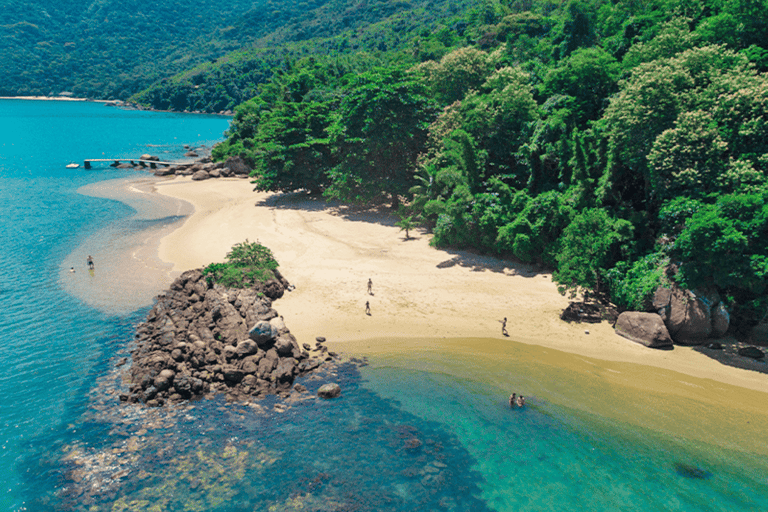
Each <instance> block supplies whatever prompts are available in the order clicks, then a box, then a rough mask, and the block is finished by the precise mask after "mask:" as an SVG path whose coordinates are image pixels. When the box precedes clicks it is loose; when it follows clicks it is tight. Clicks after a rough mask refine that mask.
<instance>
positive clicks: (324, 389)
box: [317, 383, 341, 398]
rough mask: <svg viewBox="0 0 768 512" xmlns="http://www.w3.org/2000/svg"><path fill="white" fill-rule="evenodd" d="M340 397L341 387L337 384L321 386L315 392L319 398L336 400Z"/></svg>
mask: <svg viewBox="0 0 768 512" xmlns="http://www.w3.org/2000/svg"><path fill="white" fill-rule="evenodd" d="M339 395H341V387H339V385H338V384H334V383H331V384H323V385H322V386H320V389H318V390H317V396H319V397H320V398H336V397H337V396H339Z"/></svg>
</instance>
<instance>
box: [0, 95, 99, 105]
mask: <svg viewBox="0 0 768 512" xmlns="http://www.w3.org/2000/svg"><path fill="white" fill-rule="evenodd" d="M0 100H24V101H30V100H34V101H89V102H91V103H112V102H113V101H114V100H94V99H91V98H72V97H67V96H0Z"/></svg>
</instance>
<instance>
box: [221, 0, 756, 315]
mask: <svg viewBox="0 0 768 512" xmlns="http://www.w3.org/2000/svg"><path fill="white" fill-rule="evenodd" d="M380 33H381V34H388V37H392V36H393V35H394V34H396V32H389V33H387V32H385V31H381V32H380ZM327 42H328V41H327V40H324V41H322V42H321V44H327ZM381 42H382V43H383V45H384V46H386V47H387V48H385V49H382V50H381V51H378V52H376V51H374V49H373V48H370V47H368V46H364V45H361V48H360V49H359V50H358V51H356V52H347V53H344V52H337V51H328V52H306V53H305V54H302V53H300V52H299V53H295V54H293V55H291V56H290V59H288V61H285V62H283V63H282V64H281V65H280V66H279V68H277V69H275V70H274V71H273V74H272V75H271V76H270V77H268V79H267V80H266V81H265V82H264V83H262V84H260V85H259V86H258V94H257V95H255V96H254V98H252V99H250V100H248V101H247V102H245V103H243V104H242V105H240V106H239V107H238V108H237V111H236V115H235V118H234V120H233V123H232V127H231V130H230V132H229V134H228V139H227V140H226V141H225V142H224V143H222V144H221V145H219V146H218V147H217V148H215V152H214V156H215V157H216V158H218V159H224V158H227V157H230V156H240V157H241V158H243V159H244V160H245V161H246V162H247V163H248V164H249V165H250V166H251V167H252V168H253V173H252V176H253V178H254V182H255V184H256V187H257V188H258V189H261V190H275V191H292V190H300V189H306V190H309V191H313V192H322V193H323V194H325V195H326V196H327V197H329V198H338V199H342V200H345V201H354V202H370V201H373V202H388V203H391V204H392V206H393V207H395V208H397V211H398V213H399V215H401V216H402V217H403V219H410V222H413V221H415V222H418V223H420V224H421V225H422V226H424V227H426V228H428V229H430V230H431V231H432V233H433V234H434V238H433V243H434V244H435V245H438V246H452V247H463V248H471V249H474V250H478V251H483V252H486V253H491V254H496V255H500V256H504V257H514V258H516V259H518V260H521V261H524V262H537V263H540V264H543V265H545V266H548V267H550V268H553V269H554V279H555V280H556V282H557V283H558V284H559V286H560V288H561V290H562V291H563V292H571V293H580V292H584V291H587V292H589V293H590V294H591V295H592V296H596V297H599V298H602V299H610V300H612V301H613V302H614V303H615V304H616V305H617V306H619V307H620V308H621V309H645V308H647V307H648V302H649V299H650V295H651V294H652V293H653V291H654V290H655V288H656V287H657V286H658V285H659V284H664V283H669V282H671V281H676V282H677V283H679V284H680V285H681V286H684V287H689V288H692V289H695V288H697V287H701V286H715V287H716V288H717V289H718V290H719V291H720V293H721V295H722V296H723V297H724V298H725V302H726V304H727V306H728V307H729V309H730V311H731V315H732V320H733V323H734V324H735V325H736V326H737V327H738V326H746V325H750V324H754V323H755V322H757V321H759V320H760V319H761V318H765V316H766V313H768V300H767V299H766V293H765V291H766V290H765V285H766V277H768V244H766V240H768V203H767V202H766V200H768V183H767V182H766V169H767V168H768V77H767V76H766V74H765V72H766V69H767V68H768V51H766V48H765V45H766V44H768V43H767V42H768V0H685V1H684V0H647V1H611V0H569V1H565V2H550V1H541V0H529V1H513V2H507V1H493V0H486V1H483V2H477V3H475V4H474V6H473V7H472V8H471V9H469V10H463V11H461V12H458V13H456V14H455V15H453V16H452V17H451V16H449V17H446V18H443V19H442V20H441V21H440V22H439V23H436V24H435V25H434V26H433V28H431V29H425V30H421V31H418V30H416V31H413V32H411V33H410V39H409V40H408V41H406V42H403V41H400V42H399V43H398V44H390V42H389V40H388V39H387V37H383V38H382V40H381Z"/></svg>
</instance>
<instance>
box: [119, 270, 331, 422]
mask: <svg viewBox="0 0 768 512" xmlns="http://www.w3.org/2000/svg"><path fill="white" fill-rule="evenodd" d="M274 275H275V278H273V279H269V280H266V281H264V282H261V283H257V284H256V285H254V286H252V287H249V288H242V289H241V288H228V287H226V286H222V285H220V284H216V283H212V282H210V281H209V280H208V279H206V277H205V276H204V275H203V273H202V271H201V270H190V271H187V272H184V273H183V274H182V275H181V276H179V277H178V278H177V279H176V280H175V281H174V282H173V283H172V284H171V286H170V288H169V289H168V290H167V291H165V292H164V293H162V294H160V295H159V296H158V298H157V302H156V304H155V305H154V307H153V308H152V309H151V310H150V312H149V313H148V315H147V320H146V322H144V323H142V324H140V325H139V326H138V327H137V331H136V348H135V349H134V350H133V351H132V360H133V361H132V365H131V368H130V370H129V374H130V387H129V391H128V392H127V393H123V394H121V395H120V400H121V401H123V402H131V403H144V404H146V405H147V406H154V407H158V406H162V405H164V404H168V403H177V402H182V401H185V400H194V399H199V398H203V397H211V396H213V395H216V394H226V396H227V399H228V400H232V401H247V400H249V399H252V398H261V397H264V396H266V395H270V394H276V395H280V396H283V397H287V396H289V395H290V393H291V390H292V388H293V387H294V381H295V379H296V378H297V377H299V376H304V375H306V374H308V373H310V372H312V371H313V370H315V369H317V368H319V367H320V366H322V365H326V364H333V362H334V361H336V360H337V356H336V354H334V353H330V352H328V351H327V349H326V348H325V347H324V346H323V345H322V341H324V340H323V338H319V339H318V342H317V344H316V346H315V347H314V349H312V348H311V347H310V345H309V344H304V347H303V349H302V348H300V347H299V345H298V343H297V341H296V338H295V337H294V336H293V335H292V334H291V333H290V331H289V330H288V328H287V327H286V325H285V323H284V322H283V319H282V317H280V316H279V315H278V312H277V311H276V310H275V309H273V308H272V301H273V300H275V299H278V298H280V297H282V296H283V293H284V292H285V290H286V288H288V286H289V283H288V281H287V280H286V279H285V278H283V277H282V275H281V274H280V273H279V272H278V271H277V270H275V271H274ZM310 350H311V351H312V352H313V354H312V355H311V354H310ZM299 386H301V385H297V386H296V388H297V389H296V391H297V392H299V393H302V392H304V391H306V390H305V389H303V386H301V388H299Z"/></svg>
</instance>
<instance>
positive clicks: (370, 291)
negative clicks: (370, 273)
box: [368, 277, 373, 295]
mask: <svg viewBox="0 0 768 512" xmlns="http://www.w3.org/2000/svg"><path fill="white" fill-rule="evenodd" d="M368 295H373V281H371V278H370V277H369V278H368Z"/></svg>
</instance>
